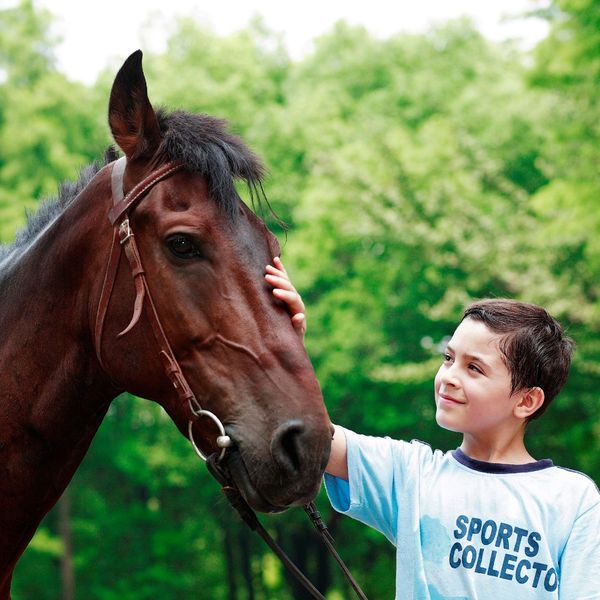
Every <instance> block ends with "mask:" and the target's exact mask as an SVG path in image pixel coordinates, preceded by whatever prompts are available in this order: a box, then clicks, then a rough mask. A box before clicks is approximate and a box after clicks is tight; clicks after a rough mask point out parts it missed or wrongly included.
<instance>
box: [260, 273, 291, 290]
mask: <svg viewBox="0 0 600 600" xmlns="http://www.w3.org/2000/svg"><path fill="white" fill-rule="evenodd" d="M265 279H266V280H267V282H268V283H270V284H271V285H272V286H273V287H274V288H279V289H282V290H289V291H290V292H295V291H296V288H294V286H293V285H292V282H291V281H290V280H289V279H286V278H285V277H279V276H278V275H270V274H268V273H267V274H266V275H265Z"/></svg>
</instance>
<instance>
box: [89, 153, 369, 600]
mask: <svg viewBox="0 0 600 600" xmlns="http://www.w3.org/2000/svg"><path fill="white" fill-rule="evenodd" d="M126 164H127V163H126V157H122V158H120V159H118V160H117V161H115V162H114V163H112V164H111V165H110V168H111V188H112V200H113V205H112V208H111V210H110V211H109V215H108V218H109V220H110V223H111V225H112V226H113V239H112V243H111V249H110V254H109V258H108V262H107V265H106V271H105V274H104V281H103V283H102V290H101V292H100V300H99V302H98V309H97V312H96V323H95V328H94V344H95V349H96V355H97V357H98V361H99V362H100V365H101V366H102V368H103V369H104V370H105V371H106V368H105V365H104V362H103V360H102V333H103V330H104V322H105V319H106V314H107V312H108V307H109V304H110V299H111V296H112V293H113V288H114V285H115V281H116V278H117V271H118V267H119V262H120V260H121V249H123V251H124V252H125V255H126V257H127V260H128V262H129V266H130V269H131V275H132V277H133V280H134V284H135V302H134V309H133V315H132V317H131V321H130V322H129V325H127V327H126V328H125V329H123V331H121V332H120V333H119V334H118V337H121V336H123V335H125V334H126V333H128V332H129V331H131V329H132V328H133V327H134V326H135V324H136V323H137V322H138V321H139V319H140V317H141V314H142V310H143V308H144V307H145V309H146V316H147V318H148V321H149V322H150V325H151V327H152V333H153V334H154V338H155V340H156V343H157V345H158V348H159V356H160V359H161V363H162V365H163V368H164V370H165V373H166V375H167V377H168V378H169V380H170V381H171V383H172V385H173V387H174V388H175V391H176V393H177V396H178V398H179V399H180V400H181V401H182V402H184V403H187V404H188V406H189V409H190V413H191V417H190V419H189V421H188V437H189V440H190V442H191V444H192V447H193V448H194V451H195V452H196V454H198V456H199V457H200V458H201V459H202V460H204V461H205V462H206V463H207V465H208V469H209V471H210V473H211V474H212V475H213V477H215V479H217V481H218V482H219V483H220V484H221V486H222V490H223V492H224V493H225V495H226V497H227V499H228V500H229V502H230V503H231V505H232V506H233V507H234V508H235V509H236V510H237V511H238V513H239V514H240V516H241V517H242V519H243V521H244V522H245V523H246V524H247V525H248V526H249V527H250V528H251V529H252V530H254V531H256V532H257V533H258V534H259V535H260V536H261V537H262V538H263V539H264V540H265V542H266V543H267V545H268V546H269V547H270V548H271V549H272V550H273V551H274V552H275V554H277V556H278V557H279V558H280V560H281V561H282V562H283V564H284V565H285V566H286V567H287V568H288V569H289V570H290V572H291V573H292V574H293V575H294V576H295V577H296V578H297V579H298V580H299V581H300V583H301V584H302V585H303V586H304V587H305V588H306V590H307V591H308V592H309V593H310V594H311V595H312V596H313V598H316V599H317V600H325V598H324V596H323V595H322V594H321V593H320V592H319V591H318V590H317V589H316V588H315V587H314V585H313V584H312V583H311V582H310V581H309V580H308V579H307V578H306V577H305V575H304V574H303V573H302V572H301V571H300V570H299V569H298V568H297V567H296V565H295V564H294V563H293V562H292V561H291V560H290V559H289V557H288V556H287V555H286V554H285V552H284V551H283V550H282V549H281V548H280V547H279V545H278V544H277V543H276V542H275V540H273V538H272V537H271V535H270V534H269V533H268V532H267V531H266V529H265V528H264V527H263V526H262V524H261V523H260V521H259V520H258V517H257V516H256V514H255V513H254V511H253V510H252V509H251V508H250V506H249V505H248V503H247V502H246V501H245V500H244V498H243V497H242V495H241V493H240V491H239V490H238V488H237V486H236V485H235V483H234V482H233V480H232V479H231V476H230V475H229V473H228V472H227V471H226V470H225V469H223V468H222V467H221V465H220V462H221V460H222V459H223V457H224V455H225V452H226V451H227V448H229V447H231V446H232V445H233V442H232V440H231V438H230V437H229V436H228V435H227V434H226V432H225V428H224V427H223V424H222V423H221V421H220V420H219V418H218V417H217V416H216V415H215V414H214V413H212V412H210V411H208V410H205V409H203V408H202V406H201V405H200V403H199V401H198V399H197V398H196V396H195V394H194V392H193V391H192V389H191V387H190V386H189V384H188V382H187V380H186V378H185V375H184V374H183V371H182V370H181V367H180V366H179V363H178V362H177V359H176V358H175V355H174V353H173V350H172V348H171V345H170V343H169V340H168V338H167V335H166V333H165V330H164V328H163V326H162V324H161V322H160V318H159V316H158V313H157V311H156V305H155V304H154V301H153V299H152V293H151V291H150V288H149V287H148V280H147V279H146V273H145V271H144V267H143V265H142V261H141V258H140V253H139V250H138V247H137V244H136V241H135V236H134V234H133V231H132V229H131V223H130V221H129V215H130V214H131V212H132V211H133V210H134V209H135V207H136V206H137V205H138V204H139V202H140V201H141V200H142V199H143V198H144V196H145V195H146V194H147V193H148V192H149V191H150V190H151V189H152V188H153V187H154V186H155V185H156V184H158V183H160V182H161V181H163V180H165V179H167V178H168V177H171V176H172V175H174V174H175V173H177V172H178V171H180V170H181V169H183V168H184V167H183V165H182V164H180V163H177V162H170V163H167V164H165V165H163V166H161V167H158V168H157V169H156V170H154V171H152V172H151V173H150V174H149V175H148V176H147V177H145V178H144V179H143V180H142V181H140V182H139V183H137V184H136V185H135V186H134V187H133V188H132V189H131V190H130V191H129V192H128V193H127V194H126V195H125V194H124V192H123V175H124V173H125V167H126ZM201 418H207V419H209V420H211V421H212V422H213V423H214V424H215V425H216V426H217V428H218V431H219V435H218V436H217V438H216V441H215V443H216V446H217V448H218V450H217V451H216V452H214V453H213V454H211V455H210V456H207V455H206V454H204V452H202V450H201V449H200V448H199V446H198V445H197V444H196V441H195V440H194V436H193V424H194V422H195V421H197V420H198V419H201ZM304 510H305V511H306V513H307V514H308V516H309V517H310V519H311V521H312V523H313V525H314V527H315V528H316V530H317V532H318V533H319V534H320V536H321V539H322V541H323V543H324V544H325V546H326V547H327V550H328V551H329V552H330V553H331V554H332V556H333V558H334V559H335V560H336V562H337V563H338V565H339V566H340V569H341V570H342V572H343V574H344V576H345V577H346V579H347V580H348V582H349V583H350V585H351V586H352V588H353V589H354V591H355V592H356V594H357V596H358V597H359V598H360V599H361V600H367V597H366V596H365V594H364V592H363V591H362V590H361V589H360V586H359V585H358V583H357V582H356V581H355V580H354V578H353V577H352V574H351V573H350V571H349V570H348V568H347V567H346V565H345V564H344V562H343V561H342V559H341V558H340V556H339V554H338V553H337V552H336V550H335V548H334V547H333V538H332V537H331V535H330V533H329V531H328V529H327V526H326V525H325V523H324V522H323V520H322V519H321V516H320V514H319V512H318V511H317V509H316V507H315V505H314V504H313V503H312V502H311V503H309V504H308V505H306V506H305V507H304Z"/></svg>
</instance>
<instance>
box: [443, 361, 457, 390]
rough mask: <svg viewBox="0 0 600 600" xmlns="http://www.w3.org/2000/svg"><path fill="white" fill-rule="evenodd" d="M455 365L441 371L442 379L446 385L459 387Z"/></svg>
mask: <svg viewBox="0 0 600 600" xmlns="http://www.w3.org/2000/svg"><path fill="white" fill-rule="evenodd" d="M453 367H454V365H453V366H452V367H449V368H447V369H445V370H444V372H443V373H441V377H440V381H441V382H442V384H443V385H444V386H452V387H458V385H459V383H458V378H457V377H456V371H455V370H454V368H453Z"/></svg>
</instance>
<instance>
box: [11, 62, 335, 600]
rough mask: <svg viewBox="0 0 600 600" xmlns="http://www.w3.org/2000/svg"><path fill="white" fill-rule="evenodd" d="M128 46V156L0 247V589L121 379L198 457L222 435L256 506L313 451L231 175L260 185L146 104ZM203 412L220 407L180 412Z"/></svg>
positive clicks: (238, 160)
mask: <svg viewBox="0 0 600 600" xmlns="http://www.w3.org/2000/svg"><path fill="white" fill-rule="evenodd" d="M141 58H142V54H141V52H136V53H134V54H133V55H132V56H130V57H129V59H127V61H126V62H125V64H124V65H123V67H122V68H121V70H120V71H119V73H118V74H117V77H116V79H115V82H114V84H113V88H112V92H111V97H110V104H109V124H110V128H111V131H112V134H113V137H114V139H115V141H116V143H117V144H118V146H119V147H120V148H121V150H122V151H123V152H124V154H125V157H124V158H122V159H120V161H116V162H115V159H116V158H117V156H116V153H115V152H114V151H113V152H108V153H107V156H106V157H105V161H104V162H105V164H104V165H103V166H102V167H100V166H98V165H93V166H91V167H88V168H87V169H85V170H84V171H83V172H82V174H81V178H80V180H79V181H78V182H77V184H75V185H66V186H63V188H62V190H61V193H60V196H59V198H58V199H57V200H56V201H54V202H52V203H49V204H47V205H45V206H43V207H42V208H41V209H40V211H38V213H37V214H36V215H34V216H33V217H31V218H30V220H29V223H28V226H27V228H26V229H25V230H24V231H23V232H21V233H20V234H19V235H18V236H17V240H16V241H15V243H14V244H13V245H11V246H7V247H3V248H1V249H0V298H1V304H0V360H1V364H2V373H1V374H0V599H2V600H4V599H6V598H9V595H10V582H11V577H12V572H13V569H14V566H15V563H16V562H17V559H18V558H19V556H20V555H21V553H22V552H23V550H24V549H25V547H26V546H27V544H28V543H29V541H30V539H31V537H32V536H33V534H34V532H35V530H36V527H37V526H38V524H39V522H40V520H41V519H42V517H43V516H44V515H45V514H46V513H47V512H48V510H49V509H50V508H51V507H52V506H53V505H54V504H55V502H56V501H57V500H58V498H59V497H60V495H61V494H62V492H63V490H64V489H65V487H66V486H67V484H68V483H69V480H70V479H71V477H72V476H73V473H74V472H75V470H76V469H77V467H78V465H79V464H80V462H81V460H82V458H83V456H84V454H85V453H86V451H87V449H88V447H89V445H90V442H91V440H92V438H93V436H94V434H95V432H96V431H97V429H98V427H99V425H100V423H101V421H102V419H103V417H104V415H105V414H106V412H107V409H108V407H109V404H110V403H111V401H112V400H113V398H115V397H116V396H117V395H118V394H120V393H121V392H123V391H124V390H127V391H129V392H131V393H133V394H136V395H138V396H142V397H144V398H148V399H151V400H153V401H155V402H158V403H159V404H161V405H162V406H163V407H164V408H165V410H166V411H167V412H168V414H169V415H170V416H171V418H172V419H173V421H174V422H175V424H176V425H177V427H178V428H179V429H180V430H181V431H182V433H184V434H185V435H186V436H187V435H188V427H191V433H192V434H193V439H194V440H196V443H197V444H198V446H200V447H201V448H202V450H203V452H204V453H206V454H209V453H212V452H215V451H219V452H221V450H220V448H218V447H217V443H216V438H217V436H218V435H219V430H218V427H217V426H218V425H219V424H220V423H221V422H222V423H223V425H224V427H225V432H226V434H227V435H228V436H229V437H230V438H231V440H232V442H233V447H231V448H228V449H227V450H226V452H225V456H224V458H223V460H222V462H221V464H222V466H223V467H224V468H225V469H226V470H228V471H229V473H230V476H231V477H232V478H233V480H234V481H235V483H236V484H237V485H238V487H239V488H240V490H241V492H242V494H243V496H244V497H245V498H246V500H247V501H248V503H249V504H250V505H251V506H252V507H254V508H256V509H258V510H262V511H280V510H283V509H285V508H287V507H289V506H292V505H298V504H305V503H306V502H308V501H309V500H311V499H312V498H314V496H315V495H316V494H317V492H318V490H319V486H320V482H321V476H322V474H323V470H324V468H325V465H326V462H327V458H328V454H329V448H330V439H331V423H330V421H329V418H328V416H327V412H326V410H325V407H324V405H323V401H322V397H321V393H320V390H319V386H318V384H317V381H316V379H315V376H314V372H313V369H312V366H311V364H310V362H309V359H308V357H307V355H306V353H305V351H304V349H303V345H302V343H301V341H300V340H299V339H298V336H297V335H296V333H295V331H294V329H293V327H292V325H291V321H290V319H289V316H288V314H287V313H286V310H285V308H284V307H283V306H282V305H280V304H278V303H277V302H276V301H274V299H273V297H272V295H271V293H270V290H269V289H268V287H267V285H266V284H265V283H264V279H263V273H264V268H265V265H266V264H268V263H271V261H272V259H273V257H274V256H276V255H278V253H279V247H278V243H277V240H276V238H275V237H274V236H273V235H272V234H271V233H270V232H269V231H268V230H267V228H266V227H265V225H264V224H263V222H262V221H261V220H260V219H259V218H258V217H256V216H255V215H254V213H253V212H252V211H250V210H249V209H248V207H247V206H246V205H245V204H244V203H243V202H242V201H241V199H240V197H239V196H238V194H237V193H236V190H235V187H234V180H235V179H243V180H245V181H246V182H247V184H248V186H249V187H250V189H251V190H254V192H256V191H257V190H261V189H262V188H261V184H260V178H261V176H262V166H261V163H260V161H259V160H258V159H257V158H256V156H255V155H254V154H252V152H250V151H249V150H248V148H247V147H246V146H245V145H244V144H243V143H242V142H241V141H240V140H239V139H238V138H237V137H235V136H233V135H231V134H230V133H228V132H227V131H226V129H225V126H224V123H223V122H222V121H219V120H217V119H214V118H212V117H208V116H206V115H194V114H189V113H185V112H182V111H176V112H173V113H167V112H165V111H157V112H155V111H154V110H153V108H152V106H151V104H150V102H149V100H148V95H147V90H146V81H145V78H144V74H143V71H142V65H141ZM117 164H118V165H119V167H118V168H117V167H116V166H115V165H117ZM157 174H158V175H157ZM140 182H142V183H140ZM123 193H124V194H125V199H124V200H123V198H122V197H123ZM128 199H129V200H131V199H133V202H132V203H131V205H129V206H125V205H126V204H127V202H128ZM119 202H120V203H121V204H119ZM123 202H124V203H125V204H123ZM115 203H116V204H117V206H116V207H113V205H114V204H115ZM109 213H111V220H114V219H115V218H123V219H124V220H125V221H127V224H128V225H129V227H130V231H127V232H125V233H124V232H123V227H121V237H122V240H121V241H122V242H123V243H124V246H127V247H129V246H128V244H129V241H130V240H131V239H133V238H131V236H130V233H131V232H134V234H135V236H134V237H135V241H136V247H135V251H136V252H138V254H139V258H138V259H137V263H135V261H134V262H132V263H131V265H132V266H130V264H129V261H128V258H130V259H131V256H130V255H129V252H128V253H127V257H126V255H125V254H126V253H124V252H121V250H120V248H121V245H120V244H119V239H118V238H117V237H116V236H115V235H114V231H115V229H114V228H113V227H112V226H111V222H110V221H109V218H108V215H109ZM127 217H129V218H128V219H127ZM116 225H119V221H117V222H116ZM115 240H116V243H115ZM129 250H131V247H129ZM134 263H135V264H134ZM136 265H137V266H136ZM132 275H133V277H132ZM149 307H150V308H149ZM151 309H152V310H154V313H152V310H151ZM132 314H133V315H134V316H133V319H132ZM152 314H154V315H156V317H157V320H154V321H153V318H152ZM157 323H158V325H157ZM128 324H129V327H128ZM157 327H158V329H160V330H162V337H161V332H160V331H159V332H158V333H157ZM165 348H166V350H165ZM169 352H171V354H170V356H169ZM179 368H180V369H181V370H180V371H178V369H179ZM182 388H183V391H182ZM186 391H187V392H189V393H187V394H186ZM200 407H202V409H203V410H207V411H210V412H211V413H212V414H214V415H216V416H217V417H215V418H214V419H213V418H212V417H210V415H209V417H210V418H203V417H202V416H201V417H194V415H193V413H194V412H195V413H198V412H199V409H200ZM200 414H202V415H204V413H200ZM190 422H191V423H192V425H189V423H190ZM221 433H223V432H221ZM223 439H226V438H223Z"/></svg>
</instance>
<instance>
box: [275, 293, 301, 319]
mask: <svg viewBox="0 0 600 600" xmlns="http://www.w3.org/2000/svg"><path fill="white" fill-rule="evenodd" d="M273 295H274V296H275V297H276V298H279V299H280V300H283V301H284V302H285V303H286V304H287V305H288V306H289V307H290V310H291V311H292V313H293V314H298V313H301V312H304V302H302V298H301V297H300V294H298V292H296V291H295V290H294V291H291V290H282V289H279V288H275V289H274V290H273Z"/></svg>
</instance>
